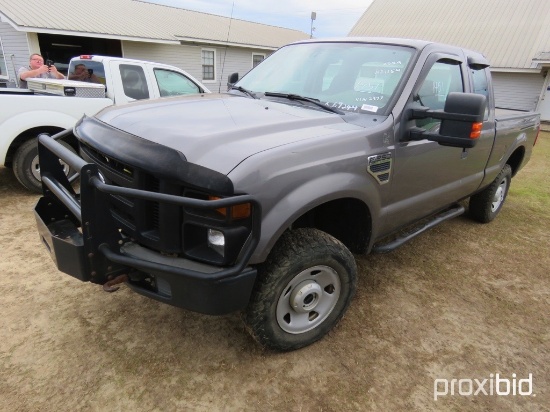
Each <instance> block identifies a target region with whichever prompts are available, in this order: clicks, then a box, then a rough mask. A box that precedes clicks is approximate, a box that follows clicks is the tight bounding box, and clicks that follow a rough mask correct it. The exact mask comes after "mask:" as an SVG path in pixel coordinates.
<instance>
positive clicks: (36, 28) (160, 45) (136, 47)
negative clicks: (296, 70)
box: [0, 0, 309, 91]
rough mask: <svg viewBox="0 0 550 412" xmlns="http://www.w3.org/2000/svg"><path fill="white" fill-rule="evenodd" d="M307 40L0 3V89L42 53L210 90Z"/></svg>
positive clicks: (151, 15) (132, 8)
mask: <svg viewBox="0 0 550 412" xmlns="http://www.w3.org/2000/svg"><path fill="white" fill-rule="evenodd" d="M307 38H309V35H308V34H306V33H303V32H300V31H297V30H291V29H286V28H282V27H275V26H268V25H265V24H259V23H254V22H250V21H244V20H238V19H230V18H228V17H222V16H216V15H213V14H207V13H199V12H195V11H190V10H184V9H179V8H174V7H168V6H162V5H158V4H152V3H147V2H144V1H138V0H86V1H83V0H79V1H74V0H46V1H44V0H40V1H38V0H25V1H23V2H22V1H21V0H0V82H3V83H4V85H6V84H8V85H10V86H14V85H15V82H16V75H15V73H16V71H17V69H18V68H19V67H21V66H26V65H28V59H29V55H30V54H31V53H40V54H42V55H43V56H44V57H45V58H46V59H50V60H53V61H54V62H55V64H56V66H57V67H58V68H61V69H66V68H67V63H68V61H69V59H70V58H71V57H74V56H78V55H81V54H103V55H110V56H119V57H121V56H122V57H128V58H134V59H142V60H151V61H156V62H160V63H165V64H171V65H173V66H177V67H180V68H182V69H184V70H186V71H187V72H189V73H190V74H191V75H193V76H194V77H196V78H197V79H200V80H201V81H202V82H203V83H204V84H205V85H206V86H207V87H208V88H209V89H210V90H212V91H218V90H222V91H224V90H225V88H226V86H225V85H226V82H227V77H228V76H229V74H231V73H233V72H238V73H239V74H240V75H243V74H245V73H246V72H248V71H249V70H250V69H251V68H252V67H253V66H254V65H256V64H257V63H259V62H260V61H261V60H262V59H264V58H265V57H266V56H267V55H269V54H270V53H272V52H273V51H274V50H276V49H277V48H279V47H281V46H283V45H285V44H287V43H291V42H293V41H297V40H302V39H307Z"/></svg>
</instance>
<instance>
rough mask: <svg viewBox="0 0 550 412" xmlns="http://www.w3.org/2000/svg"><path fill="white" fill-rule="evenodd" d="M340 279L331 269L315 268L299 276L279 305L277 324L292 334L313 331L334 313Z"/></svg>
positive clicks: (281, 298) (293, 280)
mask: <svg viewBox="0 0 550 412" xmlns="http://www.w3.org/2000/svg"><path fill="white" fill-rule="evenodd" d="M341 289H342V288H341V284H340V277H339V276H338V273H337V272H336V271H335V270H334V269H333V268H331V267H329V266H322V265H319V266H313V267H311V268H308V269H306V270H304V271H302V272H300V273H299V274H298V275H297V276H295V277H294V278H293V279H292V280H291V281H290V282H289V283H288V284H287V285H286V287H285V288H284V289H283V293H281V296H280V297H279V300H278V302H277V322H278V324H279V326H280V327H281V329H283V330H284V331H285V332H288V333H292V334H299V333H304V332H307V331H310V330H312V329H314V328H315V327H317V326H318V325H320V324H321V323H322V322H323V321H324V320H325V319H326V318H327V317H328V316H329V315H330V314H331V313H332V311H333V310H334V307H335V306H336V303H337V302H338V299H339V298H340V293H341Z"/></svg>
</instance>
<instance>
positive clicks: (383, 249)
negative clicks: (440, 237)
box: [372, 205, 465, 253]
mask: <svg viewBox="0 0 550 412" xmlns="http://www.w3.org/2000/svg"><path fill="white" fill-rule="evenodd" d="M464 211H465V209H464V206H461V205H455V206H453V207H452V208H451V209H449V210H446V211H445V212H441V213H439V214H438V215H435V216H434V217H433V218H432V219H431V220H429V221H428V222H426V223H425V224H424V225H422V226H420V227H419V228H417V229H415V230H414V231H413V232H410V233H407V234H405V235H403V236H398V237H397V239H395V240H393V241H391V242H390V243H386V244H383V245H380V246H374V247H373V248H372V253H388V252H391V251H392V250H394V249H397V248H398V247H399V246H401V245H403V244H404V243H406V242H408V241H409V240H411V239H413V238H414V237H416V236H418V235H419V234H421V233H424V232H425V231H426V230H428V229H431V228H432V227H434V226H437V225H438V224H440V223H443V222H444V221H446V220H449V219H452V218H453V217H457V216H460V215H461V214H463V213H464Z"/></svg>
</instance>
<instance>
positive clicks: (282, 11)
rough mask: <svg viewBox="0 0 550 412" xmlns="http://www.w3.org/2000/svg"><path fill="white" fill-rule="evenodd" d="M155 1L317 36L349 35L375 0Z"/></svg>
mask: <svg viewBox="0 0 550 412" xmlns="http://www.w3.org/2000/svg"><path fill="white" fill-rule="evenodd" d="M148 1H149V2H151V3H157V4H164V5H167V6H173V7H180V8H183V9H188V10H195V11H201V12H204V13H210V14H217V15H220V16H226V17H231V15H233V18H235V19H241V20H248V21H253V22H256V23H262V24H269V25H272V26H278V27H286V28H289V29H296V30H300V31H303V32H304V33H308V34H310V33H311V12H316V14H317V16H316V17H317V18H316V20H315V21H314V22H313V27H314V28H315V30H314V31H313V37H316V38H323V37H338V36H347V35H348V33H349V32H350V30H351V29H352V27H353V26H354V24H355V23H356V22H357V20H359V18H360V17H361V15H362V14H363V13H364V11H365V10H366V9H367V7H368V6H370V4H371V3H372V1H373V0H337V1H335V0H300V1H296V0H277V1H265V0H263V1H261V0H148Z"/></svg>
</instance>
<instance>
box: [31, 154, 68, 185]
mask: <svg viewBox="0 0 550 412" xmlns="http://www.w3.org/2000/svg"><path fill="white" fill-rule="evenodd" d="M59 163H61V165H62V166H63V173H65V176H68V175H69V170H70V169H71V168H70V166H69V165H68V164H67V163H65V162H64V161H63V160H61V159H59ZM31 173H32V175H33V177H34V178H35V179H36V180H38V181H39V182H41V181H42V178H41V177H40V163H39V161H38V155H36V156H35V157H34V159H32V162H31Z"/></svg>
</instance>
